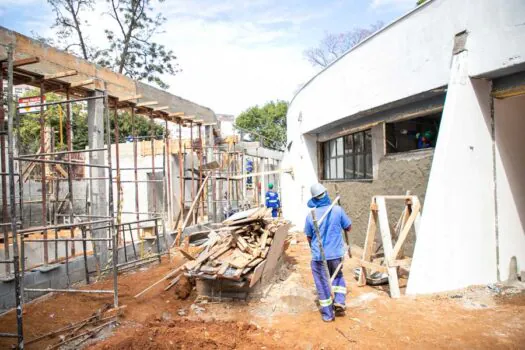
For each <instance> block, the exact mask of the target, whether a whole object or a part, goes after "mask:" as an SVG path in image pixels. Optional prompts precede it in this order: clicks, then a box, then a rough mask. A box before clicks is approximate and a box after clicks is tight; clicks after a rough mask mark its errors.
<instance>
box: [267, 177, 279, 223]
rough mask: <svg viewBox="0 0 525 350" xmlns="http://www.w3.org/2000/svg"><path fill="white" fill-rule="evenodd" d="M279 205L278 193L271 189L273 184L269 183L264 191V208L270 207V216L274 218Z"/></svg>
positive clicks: (277, 212)
mask: <svg viewBox="0 0 525 350" xmlns="http://www.w3.org/2000/svg"><path fill="white" fill-rule="evenodd" d="M280 207H281V201H279V194H278V193H277V192H275V191H274V190H273V184H272V183H269V184H268V191H267V192H266V208H272V217H274V218H276V217H277V216H278V214H279V208H280Z"/></svg>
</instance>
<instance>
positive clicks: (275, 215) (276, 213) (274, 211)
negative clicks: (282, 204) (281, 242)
mask: <svg viewBox="0 0 525 350" xmlns="http://www.w3.org/2000/svg"><path fill="white" fill-rule="evenodd" d="M278 215H279V208H272V218H276V217H277V216H278Z"/></svg>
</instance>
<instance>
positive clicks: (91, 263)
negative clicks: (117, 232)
mask: <svg viewBox="0 0 525 350" xmlns="http://www.w3.org/2000/svg"><path fill="white" fill-rule="evenodd" d="M172 240H173V237H171V236H168V244H171V242H172ZM160 243H161V244H160V246H161V251H164V250H165V243H164V239H163V238H162V237H161V240H160ZM135 248H136V250H137V253H138V252H139V243H137V244H136V247H135ZM126 250H127V257H128V261H131V260H133V259H134V256H133V248H132V247H131V245H128V246H127V247H126ZM144 251H145V252H146V253H156V252H157V246H156V243H154V242H153V241H145V242H144ZM118 261H119V262H118V263H119V264H120V263H123V262H125V257H124V248H123V247H121V248H119V253H118ZM102 268H104V267H102ZM88 269H89V271H90V272H91V271H96V262H95V257H94V256H93V255H90V256H88ZM85 276H86V275H85V267H84V257H82V256H80V257H77V258H75V259H73V260H70V262H69V286H70V287H71V288H75V289H76V288H80V287H81V286H82V285H84V283H85ZM90 276H91V277H92V279H91V280H92V281H93V277H94V276H95V274H90ZM108 278H111V275H109V277H108ZM74 284H77V285H76V286H73V285H74ZM14 286H15V283H14V281H8V282H0V313H2V312H5V311H7V310H9V309H10V308H13V307H14V306H15V292H14ZM24 286H25V288H35V289H37V288H55V289H63V288H67V286H68V279H67V274H66V265H65V264H64V263H61V264H58V265H57V268H56V269H54V270H51V271H48V272H41V271H40V270H39V269H33V270H30V271H26V273H25V275H24ZM25 294H26V295H25V302H28V301H30V300H33V299H35V298H37V297H40V296H42V295H44V294H46V293H34V292H29V293H25Z"/></svg>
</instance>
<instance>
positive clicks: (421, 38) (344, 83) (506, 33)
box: [288, 0, 525, 140]
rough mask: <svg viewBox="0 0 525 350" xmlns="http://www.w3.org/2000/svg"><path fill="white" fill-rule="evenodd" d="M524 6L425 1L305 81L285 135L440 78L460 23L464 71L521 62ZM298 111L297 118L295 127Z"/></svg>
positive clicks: (445, 75) (425, 87)
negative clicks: (466, 66) (465, 35)
mask: <svg viewBox="0 0 525 350" xmlns="http://www.w3.org/2000/svg"><path fill="white" fill-rule="evenodd" d="M523 13H525V2H523V1H521V0H509V1H494V0H470V1H456V0H434V1H429V2H428V4H426V5H424V6H421V7H420V8H418V9H416V10H414V11H413V12H411V13H410V14H408V15H406V16H405V17H404V18H402V19H400V20H399V21H396V22H394V23H392V24H390V25H389V26H386V27H385V28H384V29H383V30H382V31H381V32H379V33H378V34H376V35H374V36H372V37H371V38H369V39H368V40H366V41H365V42H362V43H361V44H360V45H358V46H356V47H355V48H354V49H353V50H351V51H350V52H349V53H348V54H346V55H345V56H343V57H342V58H340V59H339V60H338V61H336V62H335V63H333V64H332V65H331V66H329V67H328V68H327V69H325V70H324V71H322V72H321V73H320V74H318V75H317V76H316V77H314V78H313V79H312V80H311V81H310V82H309V83H307V84H306V85H305V87H304V88H303V89H302V90H300V92H298V93H297V95H296V96H295V98H294V99H293V101H292V103H291V105H290V108H289V112H288V115H289V118H288V119H289V120H288V121H289V123H288V130H289V131H288V133H289V134H288V135H289V138H288V139H289V140H291V139H292V138H291V137H290V136H291V134H293V133H296V132H301V133H307V132H312V131H314V130H315V129H316V128H318V127H321V126H323V125H325V124H328V123H330V122H332V121H336V120H338V119H341V118H343V117H345V116H349V115H353V114H355V113H358V112H360V111H366V110H368V109H370V108H373V107H376V106H381V105H384V104H387V103H390V102H394V101H397V100H400V99H403V98H405V97H408V96H412V95H415V94H417V93H420V92H423V91H429V90H431V89H435V88H438V87H441V86H444V85H446V84H447V83H448V79H449V72H450V63H451V54H452V48H453V45H454V36H455V35H456V34H457V33H459V32H461V31H464V30H467V31H468V39H467V43H466V48H467V50H469V51H470V55H469V58H468V60H469V67H470V68H469V75H471V76H472V75H483V74H487V73H489V72H491V71H495V70H498V69H501V68H507V67H509V66H513V65H518V64H520V63H524V62H525V46H524V45H522V44H521V43H523V42H525V28H524V26H523V25H522V23H523V20H524V18H523ZM470 70H472V72H471V71H470ZM320 101H322V102H321V103H320ZM300 113H302V119H303V122H302V124H301V126H300V128H296V126H297V118H298V117H299V114H300Z"/></svg>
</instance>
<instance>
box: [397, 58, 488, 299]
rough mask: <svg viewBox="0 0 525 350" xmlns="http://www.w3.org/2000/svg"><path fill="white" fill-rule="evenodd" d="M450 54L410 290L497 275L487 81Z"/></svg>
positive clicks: (483, 281)
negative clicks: (449, 68) (472, 76)
mask: <svg viewBox="0 0 525 350" xmlns="http://www.w3.org/2000/svg"><path fill="white" fill-rule="evenodd" d="M467 64H468V52H467V51H463V52H461V53H459V54H457V55H455V56H453V61H452V67H451V76H450V81H449V85H448V92H447V97H446V101H445V106H444V110H443V115H442V120H441V126H440V131H439V136H438V140H437V144H436V149H435V152H434V159H433V163H432V170H431V172H430V178H429V182H428V188H427V193H426V198H425V206H424V208H423V216H422V220H421V226H420V230H419V233H418V236H417V241H416V246H415V251H414V258H413V261H412V267H411V271H410V278H409V280H408V286H407V294H424V293H435V292H440V291H447V290H453V289H459V288H464V287H466V286H469V285H476V284H487V283H492V282H496V281H497V268H496V267H497V258H496V249H497V248H496V233H495V201H494V161H493V137H492V116H491V95H490V92H491V82H490V81H485V80H480V79H471V78H469V76H468V67H467Z"/></svg>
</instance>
